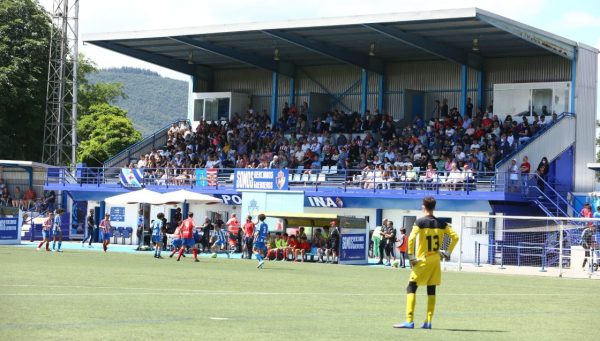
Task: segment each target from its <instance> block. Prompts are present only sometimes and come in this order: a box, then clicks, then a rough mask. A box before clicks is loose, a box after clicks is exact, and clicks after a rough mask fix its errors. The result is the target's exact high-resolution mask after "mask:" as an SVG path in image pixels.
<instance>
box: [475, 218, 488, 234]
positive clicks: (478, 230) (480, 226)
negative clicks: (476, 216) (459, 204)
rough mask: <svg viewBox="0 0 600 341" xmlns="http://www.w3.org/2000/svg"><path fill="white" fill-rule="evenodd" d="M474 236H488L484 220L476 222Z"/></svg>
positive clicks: (486, 224)
mask: <svg viewBox="0 0 600 341" xmlns="http://www.w3.org/2000/svg"><path fill="white" fill-rule="evenodd" d="M475 234H484V235H486V234H488V222H487V221H485V220H476V221H475Z"/></svg>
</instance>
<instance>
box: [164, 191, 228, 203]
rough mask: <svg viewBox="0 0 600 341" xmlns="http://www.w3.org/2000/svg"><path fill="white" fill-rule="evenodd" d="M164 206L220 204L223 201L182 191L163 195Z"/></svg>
mask: <svg viewBox="0 0 600 341" xmlns="http://www.w3.org/2000/svg"><path fill="white" fill-rule="evenodd" d="M161 197H162V202H163V203H164V204H179V203H183V202H186V203H194V204H218V203H221V202H222V201H221V199H218V198H215V197H213V196H210V195H206V194H202V193H196V192H192V191H188V190H185V189H181V190H178V191H174V192H168V193H164V194H162V195H161Z"/></svg>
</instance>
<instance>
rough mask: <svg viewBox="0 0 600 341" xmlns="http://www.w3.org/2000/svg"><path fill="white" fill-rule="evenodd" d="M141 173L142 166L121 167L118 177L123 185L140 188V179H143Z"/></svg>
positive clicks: (142, 172) (142, 170) (142, 171)
mask: <svg viewBox="0 0 600 341" xmlns="http://www.w3.org/2000/svg"><path fill="white" fill-rule="evenodd" d="M143 174H144V169H143V168H135V169H129V168H121V174H120V176H119V178H120V179H121V184H122V185H123V187H133V188H141V187H142V180H143V179H144V175H143Z"/></svg>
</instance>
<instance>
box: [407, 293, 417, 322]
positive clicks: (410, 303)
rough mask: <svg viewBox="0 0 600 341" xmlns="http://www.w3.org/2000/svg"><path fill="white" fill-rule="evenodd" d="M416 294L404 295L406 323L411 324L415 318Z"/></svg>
mask: <svg viewBox="0 0 600 341" xmlns="http://www.w3.org/2000/svg"><path fill="white" fill-rule="evenodd" d="M416 296H417V295H416V294H407V295H406V322H412V321H413V318H414V316H415V303H417V298H416Z"/></svg>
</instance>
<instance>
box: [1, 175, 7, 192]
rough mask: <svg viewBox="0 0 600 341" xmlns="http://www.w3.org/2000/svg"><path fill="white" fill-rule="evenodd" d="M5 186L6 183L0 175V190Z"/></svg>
mask: <svg viewBox="0 0 600 341" xmlns="http://www.w3.org/2000/svg"><path fill="white" fill-rule="evenodd" d="M4 188H6V184H5V183H4V179H3V178H1V177H0V192H1V191H3V190H4Z"/></svg>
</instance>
